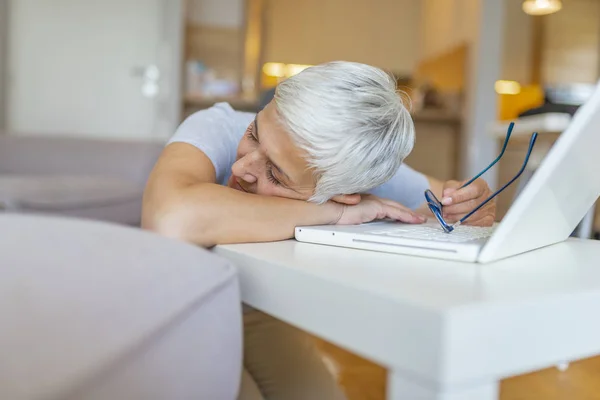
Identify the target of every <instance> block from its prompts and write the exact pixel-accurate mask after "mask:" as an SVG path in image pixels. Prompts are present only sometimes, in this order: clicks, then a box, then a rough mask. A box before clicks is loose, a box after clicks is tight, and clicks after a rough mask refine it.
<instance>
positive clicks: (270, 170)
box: [267, 164, 281, 186]
mask: <svg viewBox="0 0 600 400" xmlns="http://www.w3.org/2000/svg"><path fill="white" fill-rule="evenodd" d="M267 179H268V180H269V182H271V183H272V184H274V185H277V186H279V185H281V182H279V180H277V178H275V175H273V166H272V165H270V164H269V165H268V166H267Z"/></svg>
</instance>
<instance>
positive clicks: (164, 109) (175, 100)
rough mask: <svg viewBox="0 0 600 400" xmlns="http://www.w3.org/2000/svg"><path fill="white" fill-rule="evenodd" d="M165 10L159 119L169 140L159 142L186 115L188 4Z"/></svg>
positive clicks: (173, 1) (172, 0)
mask: <svg viewBox="0 0 600 400" xmlns="http://www.w3.org/2000/svg"><path fill="white" fill-rule="evenodd" d="M0 1H2V0H0ZM162 7H163V13H162V15H163V21H162V37H161V46H160V50H159V59H160V63H159V65H161V69H162V70H163V72H164V75H163V78H162V79H164V80H165V81H166V92H167V97H166V99H165V101H159V102H158V106H157V110H156V117H157V119H160V118H162V119H163V120H164V121H165V122H166V125H167V126H166V127H165V128H166V132H167V135H168V137H163V136H161V137H158V138H156V139H162V140H167V139H169V137H170V136H171V135H172V134H173V133H175V129H177V126H179V124H180V123H181V121H182V115H183V85H184V82H183V71H184V62H185V60H184V58H185V55H184V46H185V17H186V15H185V11H186V0H162ZM163 91H164V90H163ZM161 135H162V134H161Z"/></svg>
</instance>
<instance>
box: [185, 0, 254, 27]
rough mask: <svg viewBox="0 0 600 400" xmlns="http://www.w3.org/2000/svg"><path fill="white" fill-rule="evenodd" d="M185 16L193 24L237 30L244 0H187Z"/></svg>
mask: <svg viewBox="0 0 600 400" xmlns="http://www.w3.org/2000/svg"><path fill="white" fill-rule="evenodd" d="M186 14H187V20H188V21H189V22H190V23H193V24H197V25H203V26H211V27H221V28H239V27H241V26H242V24H243V18H244V0H188V2H187V11H186Z"/></svg>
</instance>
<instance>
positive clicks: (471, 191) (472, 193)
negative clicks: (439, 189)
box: [441, 184, 486, 206]
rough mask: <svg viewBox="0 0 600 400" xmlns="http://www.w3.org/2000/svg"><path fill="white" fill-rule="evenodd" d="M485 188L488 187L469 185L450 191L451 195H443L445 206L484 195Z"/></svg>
mask: <svg viewBox="0 0 600 400" xmlns="http://www.w3.org/2000/svg"><path fill="white" fill-rule="evenodd" d="M485 190H486V188H485V187H484V186H482V185H475V184H473V185H469V186H467V187H464V188H462V189H458V190H457V191H455V192H452V193H450V195H449V196H446V197H443V198H442V200H441V202H442V205H444V206H449V205H452V204H459V203H464V202H466V201H469V200H472V199H477V198H479V197H482V196H483V194H484V192H485Z"/></svg>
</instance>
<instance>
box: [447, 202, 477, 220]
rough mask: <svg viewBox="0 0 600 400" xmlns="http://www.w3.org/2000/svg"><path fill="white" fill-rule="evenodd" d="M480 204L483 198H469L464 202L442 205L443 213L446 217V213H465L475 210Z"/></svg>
mask: <svg viewBox="0 0 600 400" xmlns="http://www.w3.org/2000/svg"><path fill="white" fill-rule="evenodd" d="M479 204H481V200H479V199H475V200H467V201H465V202H463V203H458V204H452V205H450V206H444V207H442V213H443V215H444V218H446V215H465V214H467V213H469V212H471V211H473V210H474V209H475V208H476V207H477V206H478V205H479ZM484 207H485V206H484Z"/></svg>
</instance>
